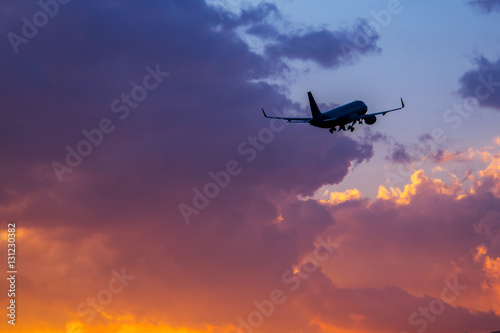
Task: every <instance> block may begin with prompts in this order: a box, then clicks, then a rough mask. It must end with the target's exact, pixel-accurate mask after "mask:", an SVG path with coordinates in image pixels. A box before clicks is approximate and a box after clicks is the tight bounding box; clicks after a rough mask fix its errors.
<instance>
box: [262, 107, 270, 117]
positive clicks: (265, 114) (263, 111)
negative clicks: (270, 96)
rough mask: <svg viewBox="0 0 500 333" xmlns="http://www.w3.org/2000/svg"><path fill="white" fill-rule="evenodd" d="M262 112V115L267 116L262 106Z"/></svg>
mask: <svg viewBox="0 0 500 333" xmlns="http://www.w3.org/2000/svg"><path fill="white" fill-rule="evenodd" d="M262 113H263V114H264V117H266V118H269V117H268V116H267V114H266V111H264V108H262Z"/></svg>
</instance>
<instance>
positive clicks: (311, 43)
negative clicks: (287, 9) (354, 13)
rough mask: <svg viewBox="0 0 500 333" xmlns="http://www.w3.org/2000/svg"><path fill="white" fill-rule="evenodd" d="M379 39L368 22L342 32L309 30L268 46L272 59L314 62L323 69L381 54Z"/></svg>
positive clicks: (280, 39)
mask: <svg viewBox="0 0 500 333" xmlns="http://www.w3.org/2000/svg"><path fill="white" fill-rule="evenodd" d="M378 38H379V36H378V35H377V33H375V32H374V31H373V30H372V29H371V28H370V26H369V25H368V24H367V23H366V22H365V21H360V22H358V23H357V25H355V26H354V27H353V28H351V29H343V30H340V31H329V30H320V31H309V32H306V33H302V34H297V35H280V36H279V37H278V38H277V40H276V41H275V42H274V43H271V44H270V45H268V46H267V47H266V53H267V54H268V55H269V56H270V57H271V58H272V59H276V58H277V59H281V58H288V59H297V60H311V61H314V62H317V63H318V64H319V65H321V66H322V67H326V68H328V67H338V66H341V65H343V64H347V63H351V62H352V61H353V60H355V59H357V57H359V56H360V55H363V54H370V53H376V52H378V51H380V49H379V48H378V47H377V45H376V42H377V40H378Z"/></svg>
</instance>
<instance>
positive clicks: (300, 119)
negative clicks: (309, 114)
mask: <svg viewBox="0 0 500 333" xmlns="http://www.w3.org/2000/svg"><path fill="white" fill-rule="evenodd" d="M262 113H263V114H264V117H266V118H270V119H283V120H286V121H288V122H289V123H308V122H309V121H311V120H312V118H288V117H269V116H268V115H267V114H266V111H264V109H262Z"/></svg>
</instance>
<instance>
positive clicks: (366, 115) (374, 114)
mask: <svg viewBox="0 0 500 333" xmlns="http://www.w3.org/2000/svg"><path fill="white" fill-rule="evenodd" d="M404 107H405V103H404V102H403V98H401V107H399V108H397V109H391V110H386V111H380V112H376V113H370V114H365V115H362V116H360V117H359V118H358V119H364V118H368V117H371V116H376V115H378V114H382V115H383V116H385V114H386V113H389V112H392V111H397V110H401V109H402V108H404Z"/></svg>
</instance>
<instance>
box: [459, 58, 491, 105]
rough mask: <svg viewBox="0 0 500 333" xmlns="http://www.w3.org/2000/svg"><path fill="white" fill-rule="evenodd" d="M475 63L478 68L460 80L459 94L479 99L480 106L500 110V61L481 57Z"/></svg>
mask: <svg viewBox="0 0 500 333" xmlns="http://www.w3.org/2000/svg"><path fill="white" fill-rule="evenodd" d="M474 62H475V64H476V68H475V69H473V70H470V71H468V72H466V73H465V74H464V75H462V77H461V78H460V80H459V83H460V88H459V90H458V93H459V94H460V95H461V96H462V97H464V98H467V97H471V98H475V99H477V101H478V102H479V105H480V106H483V107H491V108H493V109H497V110H500V59H498V60H496V61H490V60H488V59H486V58H485V57H484V56H481V57H478V58H476V59H475V60H474Z"/></svg>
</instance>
